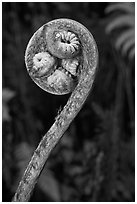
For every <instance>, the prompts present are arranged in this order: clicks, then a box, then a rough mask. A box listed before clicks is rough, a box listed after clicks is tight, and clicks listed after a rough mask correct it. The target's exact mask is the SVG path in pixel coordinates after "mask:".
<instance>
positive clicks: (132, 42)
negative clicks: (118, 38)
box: [122, 38, 135, 55]
mask: <svg viewBox="0 0 137 204" xmlns="http://www.w3.org/2000/svg"><path fill="white" fill-rule="evenodd" d="M134 45H135V39H134V38H131V39H130V40H128V41H127V42H126V43H124V45H123V47H122V53H123V55H125V54H126V53H127V52H128V51H129V50H130V49H131V47H132V46H134Z"/></svg>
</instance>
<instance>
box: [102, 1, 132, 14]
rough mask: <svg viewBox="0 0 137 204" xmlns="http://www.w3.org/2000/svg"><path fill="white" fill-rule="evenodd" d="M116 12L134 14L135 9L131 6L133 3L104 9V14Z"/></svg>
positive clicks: (118, 4) (116, 4) (112, 5)
mask: <svg viewBox="0 0 137 204" xmlns="http://www.w3.org/2000/svg"><path fill="white" fill-rule="evenodd" d="M118 10H119V11H123V12H128V13H133V12H135V8H134V6H133V3H129V2H125V3H114V4H111V5H109V6H108V7H107V8H106V10H105V12H106V13H111V12H115V11H118Z"/></svg>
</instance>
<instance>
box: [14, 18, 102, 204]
mask: <svg viewBox="0 0 137 204" xmlns="http://www.w3.org/2000/svg"><path fill="white" fill-rule="evenodd" d="M67 21H68V20H67ZM80 25H81V24H80ZM84 32H85V33H84ZM83 34H84V35H86V40H85V42H86V43H87V45H86V43H85V42H84V43H83V55H84V62H83V71H82V72H81V76H80V79H79V82H78V85H77V86H76V88H75V89H74V91H73V92H72V94H71V96H70V98H69V100H68V102H67V104H66V105H65V106H64V108H63V110H62V111H61V113H60V114H59V115H58V116H57V117H56V120H55V122H54V124H53V125H52V127H51V128H50V129H49V131H48V132H47V133H46V134H45V135H44V137H43V138H42V140H41V141H40V143H39V145H38V147H37V149H36V150H35V151H34V154H33V156H32V158H31V161H30V163H29V164H28V167H27V169H26V171H25V173H24V175H23V177H22V179H21V181H20V183H19V186H18V189H17V191H16V193H15V196H14V198H13V201H14V202H17V201H19V202H23V201H26V202H27V201H29V199H30V196H31V194H32V192H33V189H34V187H35V184H36V183H37V180H38V177H39V176H40V173H41V172H42V169H43V167H44V165H45V163H46V161H47V159H48V157H49V155H50V152H51V151H52V149H53V148H54V147H55V145H56V144H57V143H58V141H59V139H60V138H61V137H62V135H63V134H64V132H65V131H66V130H67V128H68V126H69V125H70V123H71V122H72V120H73V119H74V118H75V117H76V115H77V114H78V112H79V111H80V109H81V108H82V105H83V104H84V102H85V100H86V98H87V96H88V94H89V92H90V89H91V87H92V84H93V81H94V76H95V70H96V67H97V63H98V52H97V47H96V43H95V41H94V39H93V37H92V36H91V34H90V33H89V31H88V30H85V31H83ZM45 185H46V184H45Z"/></svg>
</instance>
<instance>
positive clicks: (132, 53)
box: [128, 47, 135, 59]
mask: <svg viewBox="0 0 137 204" xmlns="http://www.w3.org/2000/svg"><path fill="white" fill-rule="evenodd" d="M128 56H129V58H130V59H133V58H134V57H135V47H132V48H131V50H130V51H129V55H128Z"/></svg>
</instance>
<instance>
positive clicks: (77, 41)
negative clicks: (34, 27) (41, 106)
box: [13, 19, 98, 201]
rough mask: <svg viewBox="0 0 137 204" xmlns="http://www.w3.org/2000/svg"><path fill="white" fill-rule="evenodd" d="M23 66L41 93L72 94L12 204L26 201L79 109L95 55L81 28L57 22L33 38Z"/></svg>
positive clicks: (94, 65) (88, 36)
mask: <svg viewBox="0 0 137 204" xmlns="http://www.w3.org/2000/svg"><path fill="white" fill-rule="evenodd" d="M25 62H26V66H27V70H28V72H29V74H30V76H31V78H32V79H33V80H34V82H35V83H36V84H37V85H38V86H40V87H41V88H42V89H44V90H45V91H48V92H50V93H53V94H57V95H62V94H67V93H70V92H72V94H71V96H70V98H69V99H68V102H67V104H66V105H65V106H64V108H63V110H62V111H61V113H60V114H59V115H58V116H57V117H56V120H55V122H54V124H53V125H52V127H51V128H50V129H49V131H48V132H47V133H46V134H45V135H44V137H43V139H42V140H41V142H40V143H39V145H38V147H37V149H36V150H35V152H34V154H33V156H32V159H31V161H30V163H29V165H28V167H27V169H26V171H25V173H24V175H23V177H22V180H21V182H20V184H19V187H18V189H17V191H16V194H15V196H14V199H13V201H28V200H29V198H30V196H31V193H32V191H33V188H34V186H35V184H36V182H37V179H38V177H39V175H40V172H41V171H42V169H43V167H44V165H45V162H46V160H47V159H48V157H49V154H50V152H51V150H52V149H53V148H54V147H55V145H56V144H57V142H58V141H59V139H60V138H61V136H62V135H63V134H64V132H65V131H66V130H67V128H68V126H69V125H70V123H71V122H72V120H73V119H74V118H75V116H76V115H77V113H78V112H79V111H80V109H81V108H82V105H83V104H84V102H85V100H86V98H87V96H88V94H89V91H90V89H91V87H92V84H93V81H94V77H95V71H96V68H97V63H98V51H97V46H96V43H95V40H94V38H93V36H92V35H91V33H90V32H89V31H88V30H87V29H86V28H85V27H84V26H83V25H81V24H80V23H78V22H76V21H73V20H70V19H57V20H54V21H51V22H49V23H47V24H45V25H43V26H42V27H41V28H40V29H39V30H38V31H37V32H36V33H35V34H34V35H33V36H32V38H31V40H30V42H29V44H28V46H27V49H26V53H25ZM45 185H46V184H45Z"/></svg>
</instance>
